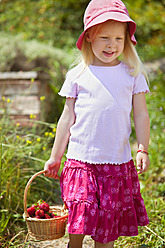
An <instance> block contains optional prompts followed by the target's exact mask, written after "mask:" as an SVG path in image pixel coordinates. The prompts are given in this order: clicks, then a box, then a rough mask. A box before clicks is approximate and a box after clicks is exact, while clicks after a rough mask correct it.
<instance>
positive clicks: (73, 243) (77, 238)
mask: <svg viewBox="0 0 165 248" xmlns="http://www.w3.org/2000/svg"><path fill="white" fill-rule="evenodd" d="M84 237H85V235H84V234H69V239H70V242H69V248H82V242H83V239H84Z"/></svg>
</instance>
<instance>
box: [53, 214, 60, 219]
mask: <svg viewBox="0 0 165 248" xmlns="http://www.w3.org/2000/svg"><path fill="white" fill-rule="evenodd" d="M59 217H61V216H60V215H54V217H53V218H54V219H55V218H59Z"/></svg>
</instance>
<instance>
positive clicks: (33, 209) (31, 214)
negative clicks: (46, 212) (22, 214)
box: [27, 206, 36, 217]
mask: <svg viewBox="0 0 165 248" xmlns="http://www.w3.org/2000/svg"><path fill="white" fill-rule="evenodd" d="M35 211H36V210H35V208H34V207H33V206H31V207H30V208H28V209H27V212H28V214H29V215H30V216H31V217H32V216H34V214H35Z"/></svg>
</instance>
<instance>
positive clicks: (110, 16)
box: [76, 12, 137, 50]
mask: <svg viewBox="0 0 165 248" xmlns="http://www.w3.org/2000/svg"><path fill="white" fill-rule="evenodd" d="M108 20H114V21H119V22H128V24H129V32H130V38H131V41H132V43H133V44H134V45H136V44H137V41H136V39H135V36H134V33H135V30H136V23H135V22H134V21H133V20H132V19H131V18H130V17H129V16H127V15H126V14H123V13H121V12H106V13H103V14H101V15H99V16H97V17H96V18H94V19H93V20H92V21H91V22H90V23H89V24H87V25H86V26H85V28H84V31H83V32H82V34H81V35H80V36H79V38H78V40H77V43H76V46H77V48H78V49H79V50H81V48H82V43H83V39H84V35H85V32H86V31H87V30H88V29H89V28H91V27H93V26H95V25H98V24H101V23H104V22H106V21H108Z"/></svg>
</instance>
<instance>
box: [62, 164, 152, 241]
mask: <svg viewBox="0 0 165 248" xmlns="http://www.w3.org/2000/svg"><path fill="white" fill-rule="evenodd" d="M61 193H62V198H63V201H64V202H65V204H66V205H67V207H68V209H69V217H68V232H69V233H72V234H85V235H91V236H92V238H93V239H94V240H95V241H97V242H100V243H108V242H111V241H114V240H116V239H117V238H118V237H119V236H136V235H138V226H145V225H147V224H148V223H149V220H148V216H147V212H146V209H145V206H144V201H143V199H142V196H141V194H140V184H139V180H138V174H137V171H136V168H135V166H134V163H133V160H131V161H130V162H128V163H124V164H121V165H115V164H99V165H96V164H88V163H83V162H79V161H75V160H67V161H66V162H65V166H64V169H63V171H62V174H61Z"/></svg>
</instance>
